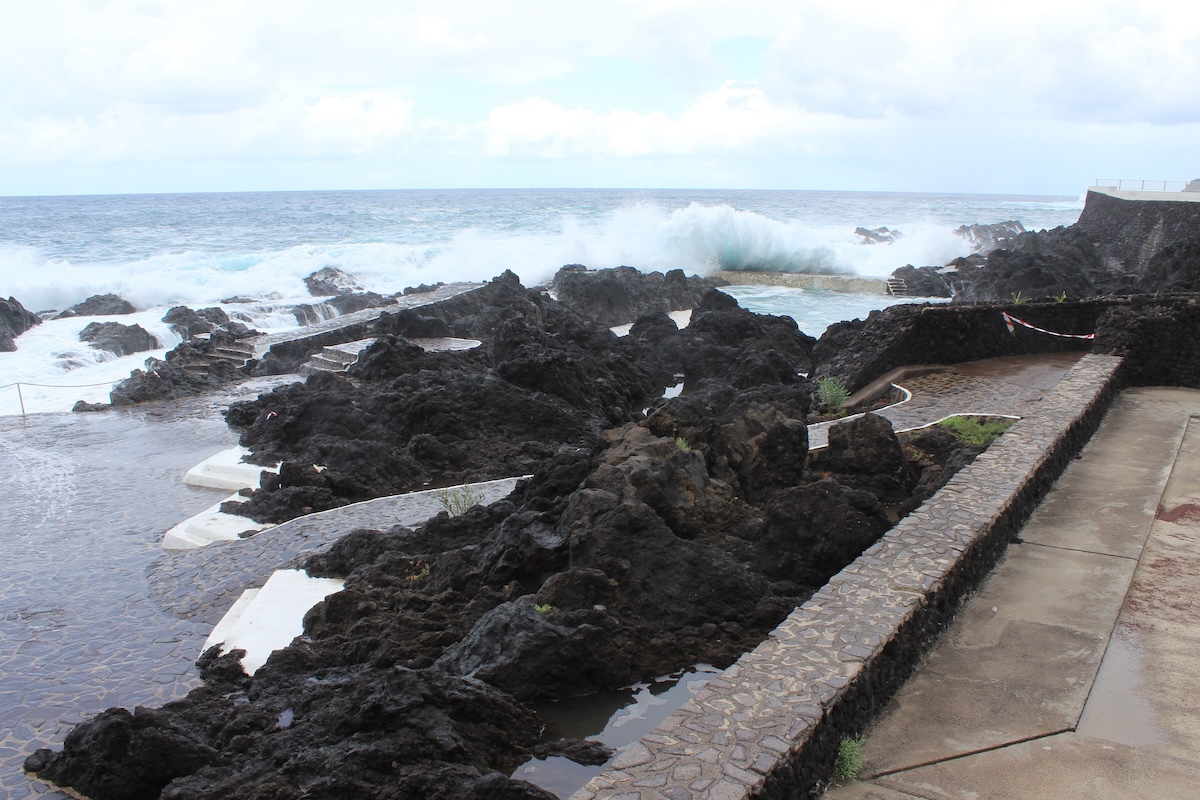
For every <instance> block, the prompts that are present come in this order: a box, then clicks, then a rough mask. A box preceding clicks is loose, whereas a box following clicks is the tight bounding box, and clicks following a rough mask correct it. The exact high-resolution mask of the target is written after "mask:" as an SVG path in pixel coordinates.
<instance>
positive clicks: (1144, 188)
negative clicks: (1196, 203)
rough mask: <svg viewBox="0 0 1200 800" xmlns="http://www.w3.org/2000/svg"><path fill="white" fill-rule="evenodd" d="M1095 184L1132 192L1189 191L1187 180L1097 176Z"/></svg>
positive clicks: (1102, 187)
mask: <svg viewBox="0 0 1200 800" xmlns="http://www.w3.org/2000/svg"><path fill="white" fill-rule="evenodd" d="M1193 182H1194V181H1193ZM1093 186H1095V187H1096V188H1098V189H1125V190H1127V191H1131V192H1184V191H1188V188H1187V187H1188V182H1187V181H1147V180H1141V179H1139V178H1097V179H1096V182H1095V183H1094V184H1093Z"/></svg>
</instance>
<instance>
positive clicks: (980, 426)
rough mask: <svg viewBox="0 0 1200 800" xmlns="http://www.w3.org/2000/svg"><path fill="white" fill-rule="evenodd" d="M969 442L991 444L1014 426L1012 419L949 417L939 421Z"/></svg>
mask: <svg viewBox="0 0 1200 800" xmlns="http://www.w3.org/2000/svg"><path fill="white" fill-rule="evenodd" d="M939 424H940V425H941V426H942V427H944V428H947V429H949V431H950V432H951V433H953V434H954V435H955V436H956V437H957V438H958V439H960V440H961V441H964V442H966V443H967V444H990V443H991V442H992V441H993V440H994V439H995V438H996V437H997V436H999V435H1000V434H1002V433H1004V432H1005V431H1006V430H1008V429H1009V427H1010V426H1012V424H1013V421H1012V420H1011V419H980V418H979V417H949V418H948V419H944V420H942V421H941V423H939Z"/></svg>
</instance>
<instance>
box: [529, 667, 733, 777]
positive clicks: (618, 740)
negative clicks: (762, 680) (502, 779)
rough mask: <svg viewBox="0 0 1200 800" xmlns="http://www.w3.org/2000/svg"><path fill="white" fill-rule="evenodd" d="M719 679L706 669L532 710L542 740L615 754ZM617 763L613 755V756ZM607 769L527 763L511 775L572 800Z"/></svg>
mask: <svg viewBox="0 0 1200 800" xmlns="http://www.w3.org/2000/svg"><path fill="white" fill-rule="evenodd" d="M720 674H721V670H719V669H717V668H716V667H713V666H710V665H708V664H697V665H696V666H694V667H692V668H690V669H688V670H686V671H680V672H675V673H672V674H670V675H664V676H662V677H659V678H655V679H654V680H652V681H649V682H647V683H637V684H634V685H633V686H630V687H629V688H626V689H618V690H615V691H611V692H597V693H596V694H591V695H588V696H587V697H576V698H572V699H570V700H561V701H559V702H557V703H547V704H545V705H540V706H534V710H536V711H537V712H538V714H539V715H540V716H541V718H542V719H543V720H544V721H545V723H546V730H545V732H544V734H543V739H544V740H546V741H555V740H557V739H560V738H562V737H572V738H576V739H595V740H596V741H600V742H603V743H604V744H606V745H608V746H609V747H612V748H615V749H616V750H617V751H618V752H620V750H621V749H622V748H624V747H628V746H629V745H631V744H633V743H634V742H636V741H638V740H639V739H641V738H642V737H643V736H645V735H646V734H647V733H649V732H650V731H651V730H653V729H654V727H655V726H656V725H658V723H660V722H662V721H663V720H664V719H666V718H667V717H669V716H670V715H671V714H672V713H673V712H674V711H675V710H676V709H678V708H679V707H680V706H682V705H683V704H684V703H686V702H687V701H688V700H690V699H692V697H693V696H694V695H695V694H696V692H698V691H699V690H700V689H701V688H702V687H703V686H704V684H706V683H708V681H710V680H711V679H712V678H715V677H716V676H717V675H720ZM614 757H615V754H614ZM607 766H608V765H607V764H601V765H599V766H585V765H582V764H576V763H575V762H573V761H570V760H569V759H566V758H561V757H554V758H548V759H537V758H534V759H530V760H529V761H527V762H526V763H525V764H522V765H521V766H520V767H518V768H517V770H516V771H515V772H513V775H512V776H513V777H514V778H519V779H521V780H525V781H529V782H530V783H533V784H536V785H538V786H540V787H542V788H543V789H545V790H546V791H548V792H552V793H553V794H556V795H558V796H559V797H563V798H566V797H570V796H571V795H572V794H574V793H575V792H577V791H578V790H579V789H580V788H582V787H583V785H584V784H586V783H587V782H588V781H589V780H591V779H592V778H594V777H595V776H597V775H599V774H600V773H601V772H603V771H604V770H605V769H606V768H607Z"/></svg>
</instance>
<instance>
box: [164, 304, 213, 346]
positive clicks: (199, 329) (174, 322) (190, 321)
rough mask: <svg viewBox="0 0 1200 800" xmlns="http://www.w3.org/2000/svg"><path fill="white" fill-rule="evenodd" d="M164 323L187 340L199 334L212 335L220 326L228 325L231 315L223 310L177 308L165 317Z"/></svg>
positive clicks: (168, 312)
mask: <svg viewBox="0 0 1200 800" xmlns="http://www.w3.org/2000/svg"><path fill="white" fill-rule="evenodd" d="M162 321H163V322H165V323H167V324H168V325H170V326H171V329H172V330H174V331H175V332H176V333H178V334H179V335H180V336H182V337H183V338H184V339H185V340H186V339H190V338H192V337H193V336H195V335H196V334H198V333H210V332H212V330H213V329H214V328H216V327H218V326H221V325H228V324H229V315H228V314H226V313H225V310H224V309H221V308H215V307H214V308H202V309H200V310H199V311H194V310H192V309H190V308H188V307H187V306H175V307H174V308H172V309H170V310H169V311H167V313H166V314H164V315H163V318H162Z"/></svg>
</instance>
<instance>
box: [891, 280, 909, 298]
mask: <svg viewBox="0 0 1200 800" xmlns="http://www.w3.org/2000/svg"><path fill="white" fill-rule="evenodd" d="M887 289H888V294H890V295H892V296H893V297H907V296H908V284H907V283H905V281H904V279H903V278H888V279H887Z"/></svg>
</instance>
